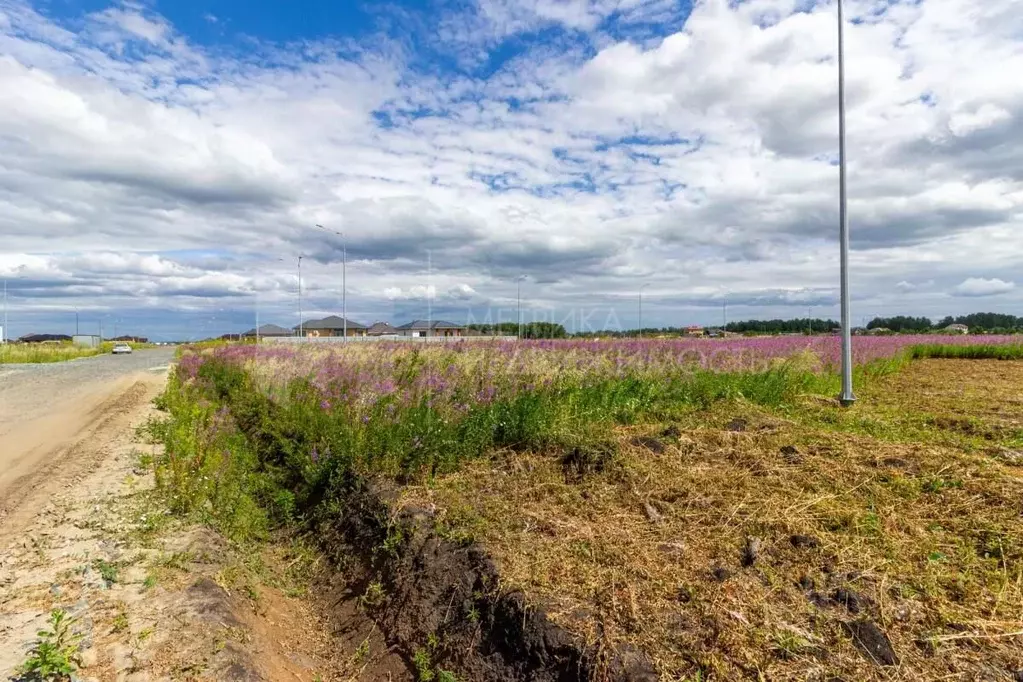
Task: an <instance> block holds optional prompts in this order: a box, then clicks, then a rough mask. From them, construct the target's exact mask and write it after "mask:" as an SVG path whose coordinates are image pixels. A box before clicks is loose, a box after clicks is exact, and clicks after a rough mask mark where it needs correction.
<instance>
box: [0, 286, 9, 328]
mask: <svg viewBox="0 0 1023 682" xmlns="http://www.w3.org/2000/svg"><path fill="white" fill-rule="evenodd" d="M10 337H11V330H10V329H8V327H7V278H4V329H3V333H0V343H7V339H9V338H10Z"/></svg>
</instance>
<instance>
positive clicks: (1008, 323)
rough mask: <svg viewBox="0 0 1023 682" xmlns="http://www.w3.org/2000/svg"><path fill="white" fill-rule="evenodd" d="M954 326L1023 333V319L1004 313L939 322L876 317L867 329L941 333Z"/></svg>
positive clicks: (945, 319)
mask: <svg viewBox="0 0 1023 682" xmlns="http://www.w3.org/2000/svg"><path fill="white" fill-rule="evenodd" d="M952 324H962V325H966V326H967V327H969V328H970V331H971V332H985V331H987V332H991V331H994V332H1019V331H1023V317H1016V316H1015V315H1005V314H1003V313H971V314H969V315H958V316H952V315H948V316H946V317H944V318H942V319H941V320H939V321H938V322H932V321H931V319H930V318H927V317H907V316H905V315H898V316H896V317H875V318H874V319H873V320H871V321H870V322H868V323H867V329H891V330H892V331H893V332H918V333H923V332H929V331H940V330H942V329H945V328H946V327H948V326H949V325H952Z"/></svg>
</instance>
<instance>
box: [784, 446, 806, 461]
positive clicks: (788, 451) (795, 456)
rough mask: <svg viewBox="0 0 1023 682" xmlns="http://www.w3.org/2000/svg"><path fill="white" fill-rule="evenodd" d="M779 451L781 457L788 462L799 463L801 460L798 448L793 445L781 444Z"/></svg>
mask: <svg viewBox="0 0 1023 682" xmlns="http://www.w3.org/2000/svg"><path fill="white" fill-rule="evenodd" d="M779 452H780V453H781V458H782V459H784V460H785V461H786V462H788V463H789V464H799V463H800V462H802V461H803V456H802V455H800V454H799V449H798V448H797V447H796V446H795V445H783V446H782V447H781V449H780V450H779Z"/></svg>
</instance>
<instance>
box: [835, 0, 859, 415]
mask: <svg viewBox="0 0 1023 682" xmlns="http://www.w3.org/2000/svg"><path fill="white" fill-rule="evenodd" d="M844 24H845V19H844V16H843V14H842V0H838V220H839V242H840V249H841V296H842V393H841V395H839V397H838V400H839V402H840V403H841V404H842V406H843V407H849V406H850V405H852V404H853V403H854V402H856V396H855V395H853V385H852V329H851V328H850V325H851V323H852V322H851V317H852V316H851V314H850V310H849V215H848V212H847V210H846V167H845V166H846V158H845V35H844V29H845V26H844Z"/></svg>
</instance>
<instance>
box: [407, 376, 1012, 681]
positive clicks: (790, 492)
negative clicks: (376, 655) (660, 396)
mask: <svg viewBox="0 0 1023 682" xmlns="http://www.w3.org/2000/svg"><path fill="white" fill-rule="evenodd" d="M1020 386H1023V363H1016V362H1001V363H1000V362H994V361H958V360H954V361H940V360H939V361H920V362H915V363H913V364H911V365H910V366H909V367H907V368H906V369H905V370H904V371H903V372H901V373H899V374H897V375H895V376H892V377H890V378H888V379H887V380H886V381H884V382H881V383H878V384H877V385H875V386H873V387H871V388H870V389H869V391H870V392H869V393H865V394H864V395H862V396H861V398H862V400H861V403H860V405H858V406H857V407H855V408H854V409H853V410H851V411H845V412H843V411H841V410H839V409H838V408H837V407H835V406H832V405H830V404H822V403H821V402H820V401H809V400H808V401H807V404H806V405H805V406H803V407H798V408H794V409H789V410H787V411H767V410H763V409H761V408H755V407H752V406H750V405H747V404H744V403H741V402H733V403H728V404H723V405H719V406H718V407H716V408H714V409H713V410H712V411H709V412H707V411H701V412H693V413H692V414H691V415H690V416H688V417H686V418H683V419H680V420H678V421H677V422H675V423H673V424H656V425H644V426H636V427H629V428H622V429H619V430H617V431H616V432H615V433H614V434H613V436H612V437H611V438H610V443H611V445H613V450H614V452H613V453H612V454H611V455H608V454H607V453H608V452H609V450H608V448H607V446H605V448H604V449H603V450H602V449H601V448H599V447H597V448H595V449H593V446H588V447H590V448H591V449H590V450H587V451H586V452H582V453H580V452H574V453H573V452H569V453H565V452H558V453H525V454H523V453H510V452H508V453H498V454H497V455H496V456H495V457H494V458H492V459H491V460H490V461H486V462H477V463H474V464H470V465H466V466H465V467H464V468H463V469H462V470H461V471H460V472H459V473H456V474H453V475H449V476H446V477H443V478H440V479H438V480H436V481H433V482H432V483H431V484H430V485H427V486H418V487H410V488H408V489H407V490H406V493H405V496H406V500H407V501H408V502H409V503H410V504H417V505H423V504H427V505H433V506H434V508H436V509H437V511H438V517H437V518H438V528H439V529H440V530H442V531H443V532H445V533H447V534H449V536H450V537H453V538H465V539H469V538H472V539H475V540H478V541H480V542H481V543H483V545H484V546H485V547H486V548H487V550H488V551H489V552H490V553H491V554H492V555H493V556H494V558H495V560H496V562H497V564H498V567H499V569H500V571H501V573H502V577H503V580H504V581H505V585H504V587H505V588H509V589H513V588H521V589H523V590H524V591H525V593H526V594H527V595H528V598H529V599H530V601H531V602H532V603H534V604H535V605H536V606H537V607H539V608H544V609H546V610H547V611H548V612H549V614H550V616H551V617H552V618H553V619H554V620H555V621H556V622H558V623H560V624H562V625H564V626H565V627H567V628H568V629H570V630H571V631H573V632H575V633H577V634H579V635H580V636H581V637H583V638H585V639H587V640H588V641H590V642H591V643H603V644H608V645H610V644H616V645H617V644H622V643H631V644H634V645H636V646H638V647H639V648H641V649H643V650H644V651H646V652H648V653H649V654H650V655H651V656H652V657H653V658H654V660H655V661H656V663H657V665H658V667H659V669H660V671H661V672H662V674H663V679H666V680H697V679H701V680H707V679H716V680H736V679H765V680H826V679H845V680H869V679H897V680H938V679H962V680H975V679H984V680H987V679H990V680H1013V679H1015V678H1014V675H1016V674H1017V671H1019V670H1023V635H1021V631H1023V468H1020V467H1019V466H1018V465H1019V462H1018V461H1016V460H1015V459H1014V458H1013V453H1016V452H1018V451H1019V450H1020V449H1023V394H1021V392H1020V388H1019V387H1020Z"/></svg>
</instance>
